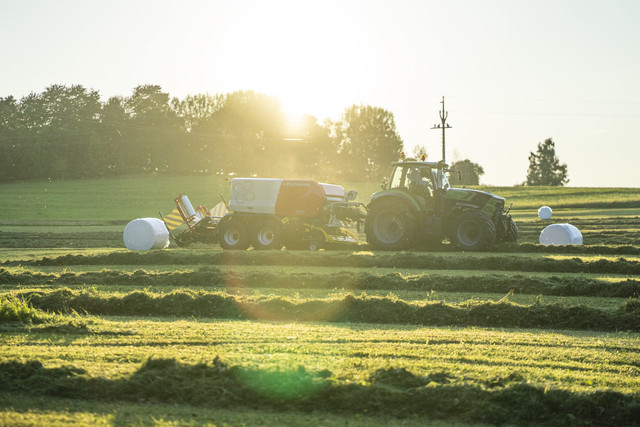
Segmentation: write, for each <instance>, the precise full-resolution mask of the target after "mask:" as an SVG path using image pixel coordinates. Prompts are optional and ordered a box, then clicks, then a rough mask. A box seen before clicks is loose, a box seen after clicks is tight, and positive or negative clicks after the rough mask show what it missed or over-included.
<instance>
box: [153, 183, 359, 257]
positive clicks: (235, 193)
mask: <svg viewBox="0 0 640 427" xmlns="http://www.w3.org/2000/svg"><path fill="white" fill-rule="evenodd" d="M356 197H357V193H356V192H355V191H349V192H348V193H347V192H346V191H345V190H344V188H343V187H341V186H339V185H333V184H324V183H318V182H315V181H312V180H286V179H270V178H234V179H232V180H231V192H230V200H229V202H228V203H227V202H226V201H225V200H224V199H223V201H222V202H221V203H219V204H218V205H217V206H216V207H214V208H213V209H211V210H208V209H207V208H206V207H205V206H199V207H198V208H197V209H194V208H193V207H192V205H191V203H190V202H189V199H188V197H187V196H184V195H180V196H178V197H176V199H175V200H174V201H175V203H176V209H174V210H173V211H172V212H171V214H169V215H167V216H166V217H165V216H162V214H160V215H161V217H162V219H163V221H164V222H165V225H166V226H167V229H168V230H169V232H170V235H171V237H172V238H173V240H174V241H175V242H176V244H177V245H178V246H186V245H189V244H191V243H194V242H203V243H219V244H220V246H221V247H222V248H223V249H231V250H233V249H235V250H242V249H247V248H248V247H249V246H253V248H254V249H280V248H282V246H286V247H287V248H289V249H311V250H317V249H320V248H322V247H324V246H325V245H329V244H332V243H338V244H343V243H357V238H356V236H355V235H354V233H353V232H352V231H351V230H350V229H353V228H355V229H357V230H359V229H360V228H361V226H362V225H363V224H364V219H365V209H364V205H363V204H362V203H360V202H355V201H354V200H355V198H356ZM182 223H185V224H186V225H187V229H186V230H184V231H182V232H180V233H175V230H176V228H177V227H178V226H179V225H181V224H182Z"/></svg>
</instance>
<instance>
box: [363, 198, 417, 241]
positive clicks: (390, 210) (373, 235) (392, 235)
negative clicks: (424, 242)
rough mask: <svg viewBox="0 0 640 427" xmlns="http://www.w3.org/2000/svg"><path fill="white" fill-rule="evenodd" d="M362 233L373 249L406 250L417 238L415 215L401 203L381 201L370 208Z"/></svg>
mask: <svg viewBox="0 0 640 427" xmlns="http://www.w3.org/2000/svg"><path fill="white" fill-rule="evenodd" d="M364 231H365V234H366V235H367V242H368V243H369V244H370V245H371V246H372V247H373V248H374V249H385V250H401V249H408V248H410V247H411V246H413V244H414V242H415V240H416V237H417V219H416V214H415V213H414V211H413V210H412V209H411V208H410V207H409V206H407V204H406V203H404V202H403V201H400V200H398V199H391V200H382V201H380V202H378V203H376V204H374V205H373V206H372V207H371V208H370V210H369V213H368V214H367V218H366V221H365V224H364Z"/></svg>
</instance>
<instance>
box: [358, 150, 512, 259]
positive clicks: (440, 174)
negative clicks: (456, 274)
mask: <svg viewBox="0 0 640 427" xmlns="http://www.w3.org/2000/svg"><path fill="white" fill-rule="evenodd" d="M392 165H393V171H392V174H391V180H390V181H389V182H388V183H385V184H383V189H382V190H381V191H378V192H376V193H374V194H373V195H372V196H371V202H370V203H369V204H368V205H367V212H368V213H367V217H366V221H365V233H366V236H367V242H368V243H369V245H371V247H372V248H374V249H386V250H403V249H412V248H416V247H420V246H426V245H428V244H429V243H441V242H442V241H443V240H444V239H446V238H448V239H449V241H450V242H451V244H453V245H454V246H455V247H456V248H457V249H459V250H465V251H478V250H484V249H489V248H491V247H492V246H493V245H494V244H496V243H500V242H516V241H517V239H518V227H517V225H516V223H515V222H514V221H513V219H512V218H511V215H509V212H508V210H507V211H505V209H504V208H505V199H503V198H502V197H498V196H495V195H493V194H491V193H488V192H484V191H478V190H472V189H466V188H451V185H450V184H449V180H448V178H447V173H448V172H450V171H449V169H448V167H447V165H446V164H445V163H444V162H427V161H409V160H406V161H399V162H394V163H393V164H392ZM509 209H510V208H509Z"/></svg>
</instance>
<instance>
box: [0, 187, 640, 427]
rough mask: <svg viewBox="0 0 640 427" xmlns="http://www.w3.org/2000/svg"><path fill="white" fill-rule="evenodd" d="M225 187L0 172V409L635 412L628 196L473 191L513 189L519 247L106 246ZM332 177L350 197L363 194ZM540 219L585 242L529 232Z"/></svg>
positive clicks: (634, 292) (82, 417) (639, 410)
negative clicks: (7, 176) (548, 212)
mask: <svg viewBox="0 0 640 427" xmlns="http://www.w3.org/2000/svg"><path fill="white" fill-rule="evenodd" d="M342 184H344V183H342ZM228 187H229V182H227V181H225V180H224V179H222V178H215V177H145V178H118V179H96V180H88V181H56V182H40V183H22V184H10V185H0V197H2V198H3V204H2V207H1V208H0V263H1V265H0V299H1V300H2V308H1V309H0V313H3V314H1V315H0V386H1V387H0V390H1V391H0V393H2V394H0V424H7V425H32V424H43V425H45V424H46V425H52V424H71V423H79V424H85V425H88V424H91V425H100V424H111V425H113V424H118V425H123V424H126V425H129V424H160V425H162V424H166V425H176V424H188V425H194V424H195V425H200V424H206V423H215V424H222V425H224V424H228V425H254V424H266V425H306V424H308V425H346V424H349V425H372V424H383V425H423V424H435V425H438V423H441V424H443V425H452V424H453V425H455V424H456V423H462V424H465V425H467V424H468V423H471V424H474V423H489V424H504V423H507V424H509V423H511V424H531V423H534V424H535V423H543V424H554V423H555V424H569V425H572V424H574V425H577V424H602V425H613V424H617V425H622V424H632V423H633V422H632V420H637V419H639V418H638V417H639V416H640V407H639V405H638V403H637V402H638V396H639V395H640V386H639V385H638V384H640V382H639V381H638V378H640V351H638V348H640V335H639V334H638V331H639V330H640V323H638V320H637V319H638V318H640V317H638V316H639V314H640V311H638V310H639V309H640V304H639V303H638V288H639V287H640V283H639V282H640V281H639V280H638V276H639V274H638V273H639V271H640V270H639V268H640V267H638V264H639V263H640V252H638V248H640V218H638V217H639V216H640V192H639V191H637V189H575V188H553V189H550V188H527V187H513V188H511V187H509V188H506V187H505V188H501V187H493V188H484V187H481V188H480V189H483V190H487V189H488V190H489V191H491V192H493V193H495V194H498V195H500V196H503V197H505V198H507V203H510V202H513V203H514V210H513V211H512V213H513V215H514V217H515V218H516V221H518V225H519V227H520V232H521V242H524V243H528V245H527V244H525V245H521V247H520V249H519V248H518V247H500V248H496V251H495V252H486V253H474V254H470V253H457V252H451V251H450V250H449V248H448V247H447V245H444V246H443V247H442V251H438V250H437V249H436V250H432V251H430V252H410V251H408V252H404V253H390V252H370V251H369V250H368V248H367V247H366V246H360V247H355V248H352V249H347V250H327V251H322V252H317V253H312V252H306V251H287V250H283V251H280V252H260V251H253V250H249V251H244V252H239V253H225V252H223V251H221V250H220V249H219V248H218V247H217V246H215V245H214V246H207V245H194V246H192V247H189V248H175V247H171V248H169V249H167V250H164V251H155V252H149V253H133V252H129V251H127V250H126V249H124V248H123V244H122V241H121V235H122V230H123V228H124V225H125V224H126V222H127V221H129V220H131V219H134V218H139V217H147V216H150V217H157V216H158V213H157V211H158V210H162V211H163V212H168V211H170V210H171V209H172V208H173V206H174V205H173V198H174V197H175V196H177V195H178V194H181V193H185V194H188V195H189V197H190V199H191V201H192V203H193V204H194V205H199V204H206V205H207V206H212V205H214V204H215V203H217V202H218V201H219V196H218V194H219V193H222V194H223V195H224V197H225V198H228V191H229V190H228ZM345 187H346V188H347V189H351V188H355V189H357V190H359V191H360V200H361V201H364V202H366V201H368V199H369V195H370V194H372V193H373V192H375V191H377V190H378V189H379V185H378V184H353V185H350V184H346V185H345ZM543 204H545V205H549V206H551V207H552V208H553V209H554V217H553V220H552V221H541V220H539V219H538V218H537V216H536V212H537V208H538V207H539V206H541V205H543ZM552 222H570V223H573V224H575V225H576V226H578V227H579V228H580V229H581V230H583V235H584V238H585V246H582V247H576V248H549V249H546V250H545V248H542V247H539V246H537V245H532V244H531V243H537V236H538V235H539V232H540V231H541V230H542V228H544V227H545V226H546V225H548V224H549V223H552ZM596 245H600V246H596ZM621 245H624V246H621ZM522 248H524V250H522ZM529 251H530V252H529ZM512 290H513V291H512ZM621 295H624V296H621ZM216 304H218V305H216ZM220 304H222V305H220ZM210 306H211V307H210ZM334 306H335V307H344V310H343V311H340V310H336V309H335V307H334ZM42 307H44V308H46V310H47V311H46V312H45V311H42ZM117 307H121V308H122V312H127V313H130V314H128V315H125V316H123V315H118V316H115V315H113V314H108V313H114V312H118V308H117ZM190 307H193V310H192V309H191V308H190ZM225 307H226V308H225ZM162 313H164V314H162ZM208 313H209V314H208ZM210 313H220V315H219V316H217V317H216V316H211V314H210ZM316 313H318V316H317V317H314V316H316ZM2 316H5V317H2ZM296 316H298V317H299V319H303V320H295V321H294V320H286V319H287V317H293V318H296V319H298V317H296ZM276 318H277V319H280V320H277V321H276V320H273V319H276ZM463 318H464V319H466V320H464V319H463ZM345 319H349V320H345ZM367 319H369V320H367ZM533 323H536V324H538V323H539V324H540V325H543V326H539V327H535V328H532V327H528V326H527V325H531V324H533ZM433 325H438V326H433ZM455 325H457V326H455ZM473 325H475V326H473ZM495 325H502V326H501V327H496V326H495ZM305 387H309V388H308V389H307V388H305ZM286 390H290V391H289V392H288V393H289V394H287V393H285V391H286ZM291 390H293V393H294V394H296V393H297V394H299V395H300V396H302V397H297V398H296V397H293V396H292V394H291V393H292V392H291ZM283 393H284V394H283ZM456 402H458V404H457V405H459V406H456ZM563 405H568V406H563Z"/></svg>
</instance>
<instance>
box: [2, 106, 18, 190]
mask: <svg viewBox="0 0 640 427" xmlns="http://www.w3.org/2000/svg"><path fill="white" fill-rule="evenodd" d="M19 121H20V111H19V109H18V102H17V101H16V99H15V98H14V97H13V96H8V97H6V98H0V182H5V181H12V180H14V179H15V167H16V164H15V161H16V159H15V157H16V156H15V154H16V149H17V147H16V144H19V142H18V139H19V138H18V129H17V128H18V125H19Z"/></svg>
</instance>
